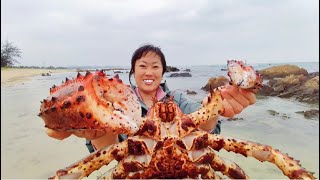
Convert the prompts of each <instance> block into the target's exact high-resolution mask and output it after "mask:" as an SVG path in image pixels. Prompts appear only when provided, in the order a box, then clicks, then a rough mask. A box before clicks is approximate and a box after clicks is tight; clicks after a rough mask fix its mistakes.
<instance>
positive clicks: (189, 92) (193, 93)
mask: <svg viewBox="0 0 320 180" xmlns="http://www.w3.org/2000/svg"><path fill="white" fill-rule="evenodd" d="M187 94H188V95H196V94H197V92H195V91H191V90H187Z"/></svg>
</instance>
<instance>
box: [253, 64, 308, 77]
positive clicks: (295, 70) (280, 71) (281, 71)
mask: <svg viewBox="0 0 320 180" xmlns="http://www.w3.org/2000/svg"><path fill="white" fill-rule="evenodd" d="M258 72H259V73H260V74H262V76H263V79H272V78H282V77H286V76H288V75H305V76H306V75H308V71H307V70H305V69H303V68H300V67H298V66H296V65H279V66H273V67H270V68H266V69H262V70H260V71H258Z"/></svg>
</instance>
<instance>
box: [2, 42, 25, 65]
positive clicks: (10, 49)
mask: <svg viewBox="0 0 320 180" xmlns="http://www.w3.org/2000/svg"><path fill="white" fill-rule="evenodd" d="M16 57H21V50H20V49H19V48H18V47H17V46H15V45H14V44H13V43H12V42H9V41H8V40H6V41H5V42H1V67H6V66H13V65H14V64H15V63H19V62H18V61H17V60H16Z"/></svg>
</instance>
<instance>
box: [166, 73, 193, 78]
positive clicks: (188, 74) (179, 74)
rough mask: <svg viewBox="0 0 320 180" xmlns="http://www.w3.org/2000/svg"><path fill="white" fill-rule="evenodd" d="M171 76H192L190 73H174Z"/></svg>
mask: <svg viewBox="0 0 320 180" xmlns="http://www.w3.org/2000/svg"><path fill="white" fill-rule="evenodd" d="M169 77H192V75H191V74H190V73H172V74H170V76H169Z"/></svg>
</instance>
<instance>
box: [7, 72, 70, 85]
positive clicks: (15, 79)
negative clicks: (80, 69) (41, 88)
mask: <svg viewBox="0 0 320 180" xmlns="http://www.w3.org/2000/svg"><path fill="white" fill-rule="evenodd" d="M71 71H75V70H72V69H31V68H30V69H29V68H1V85H4V84H16V83H19V82H23V81H26V80H28V79H29V78H30V77H32V76H39V75H42V74H47V73H49V74H50V75H52V74H54V73H64V72H71Z"/></svg>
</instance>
